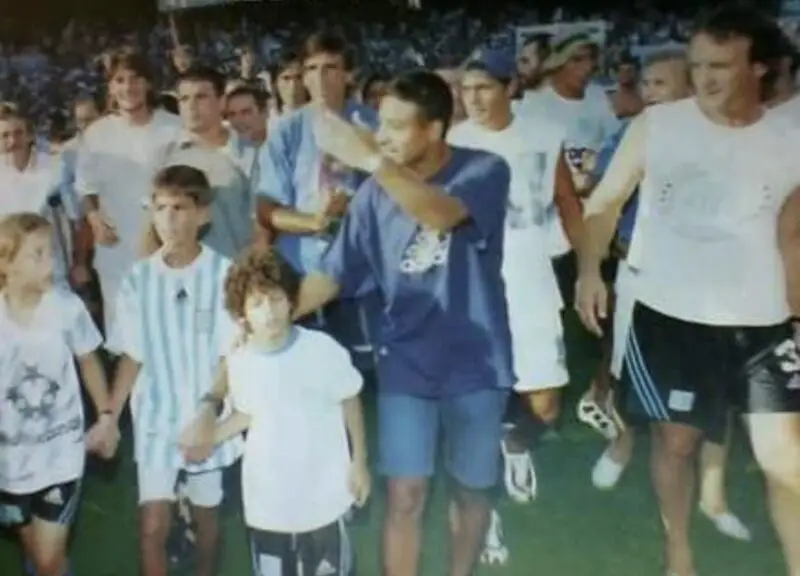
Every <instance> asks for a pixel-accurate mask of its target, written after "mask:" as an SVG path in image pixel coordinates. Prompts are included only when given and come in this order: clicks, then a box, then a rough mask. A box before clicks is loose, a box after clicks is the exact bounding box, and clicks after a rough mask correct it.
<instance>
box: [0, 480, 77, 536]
mask: <svg viewBox="0 0 800 576" xmlns="http://www.w3.org/2000/svg"><path fill="white" fill-rule="evenodd" d="M80 500H81V481H80V480H73V481H71V482H65V483H63V484H56V485H54V486H48V487H47V488H44V489H42V490H39V491H37V492H33V493H31V494H11V493H8V492H0V526H12V527H16V526H26V525H28V524H30V523H31V522H32V521H33V519H34V518H36V519H37V520H44V521H45V522H51V523H53V524H60V525H62V526H69V525H71V524H72V522H73V520H75V516H76V514H77V512H78V507H79V505H80Z"/></svg>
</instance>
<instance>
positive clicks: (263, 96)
mask: <svg viewBox="0 0 800 576" xmlns="http://www.w3.org/2000/svg"><path fill="white" fill-rule="evenodd" d="M226 96H227V98H228V100H230V99H231V98H237V97H239V96H250V97H251V98H252V99H253V100H254V101H255V103H256V107H257V108H258V109H259V110H260V111H262V112H263V111H264V110H265V109H266V107H267V100H269V97H268V96H267V93H266V92H264V91H263V90H259V89H258V88H256V87H255V86H251V85H249V84H245V85H244V86H237V87H236V88H234V89H233V90H231V91H230V92H228V94H227V95H226Z"/></svg>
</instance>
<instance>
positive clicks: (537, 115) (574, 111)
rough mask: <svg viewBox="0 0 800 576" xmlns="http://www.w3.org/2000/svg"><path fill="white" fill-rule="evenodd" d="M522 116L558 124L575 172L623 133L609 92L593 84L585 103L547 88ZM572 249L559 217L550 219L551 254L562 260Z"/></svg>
mask: <svg viewBox="0 0 800 576" xmlns="http://www.w3.org/2000/svg"><path fill="white" fill-rule="evenodd" d="M517 112H518V115H519V116H521V117H525V118H528V119H529V120H530V121H531V122H533V123H534V124H533V125H535V124H536V123H539V122H543V121H548V122H550V123H556V124H558V125H559V126H560V127H561V128H562V129H563V130H564V132H565V139H564V151H565V153H566V157H567V160H568V161H569V162H570V165H571V167H572V168H573V169H575V168H576V167H577V166H579V165H580V162H581V157H582V155H583V154H584V153H585V152H586V151H591V152H594V153H597V152H599V151H600V149H601V148H602V146H603V143H604V142H605V140H606V139H607V138H608V137H609V136H611V135H612V134H614V133H615V132H616V131H617V130H618V129H619V120H617V117H616V115H615V114H614V108H613V107H612V105H611V100H610V99H609V97H608V94H606V92H605V90H603V88H601V87H600V86H597V85H595V84H590V85H589V87H588V88H587V89H586V93H585V94H584V97H583V98H582V99H581V100H568V99H566V98H563V97H562V96H560V95H559V94H558V93H557V92H556V91H555V90H553V88H552V87H550V86H544V87H543V88H542V89H541V90H538V91H537V92H534V93H533V94H532V95H531V96H529V97H527V98H526V99H524V100H522V102H520V104H519V105H518V106H517ZM569 250H570V246H569V241H568V240H567V237H566V234H565V233H564V229H563V227H562V225H561V221H560V219H559V218H558V217H557V214H555V213H551V217H550V254H551V255H552V256H560V255H562V254H566V253H567V252H569Z"/></svg>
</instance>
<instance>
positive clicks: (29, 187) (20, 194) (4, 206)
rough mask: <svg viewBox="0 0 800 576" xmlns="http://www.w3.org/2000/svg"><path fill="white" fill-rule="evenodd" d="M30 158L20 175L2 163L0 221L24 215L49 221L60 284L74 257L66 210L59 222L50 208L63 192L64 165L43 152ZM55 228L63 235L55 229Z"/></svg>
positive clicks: (34, 153)
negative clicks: (36, 216) (30, 213)
mask: <svg viewBox="0 0 800 576" xmlns="http://www.w3.org/2000/svg"><path fill="white" fill-rule="evenodd" d="M31 154H32V156H31V160H30V162H29V163H28V166H27V167H26V168H25V169H24V170H21V171H20V170H17V169H16V168H15V167H14V166H12V165H11V164H9V163H7V162H3V161H2V159H0V162H1V163H0V218H2V217H3V216H9V215H11V214H19V213H21V212H33V213H35V214H40V215H42V216H44V217H45V218H47V219H48V220H49V221H50V223H51V224H52V225H53V264H54V269H53V274H54V277H55V278H56V279H57V280H64V279H66V271H67V268H68V263H69V258H70V255H71V254H72V244H71V240H72V235H71V234H70V223H69V221H68V220H67V218H66V212H64V211H63V210H62V211H61V212H60V214H61V215H62V216H61V217H60V218H59V219H58V220H57V219H56V213H55V212H54V210H53V209H52V208H51V207H50V206H49V204H48V200H49V198H51V197H57V196H59V195H60V192H61V190H60V189H61V184H62V182H61V176H62V169H61V168H62V167H61V163H60V161H59V158H58V157H57V156H52V155H50V154H47V153H44V152H38V151H36V150H34V151H33V152H32V153H31ZM62 200H63V199H62ZM56 224H58V226H60V230H61V231H62V232H63V234H60V233H59V229H56V228H55V226H56Z"/></svg>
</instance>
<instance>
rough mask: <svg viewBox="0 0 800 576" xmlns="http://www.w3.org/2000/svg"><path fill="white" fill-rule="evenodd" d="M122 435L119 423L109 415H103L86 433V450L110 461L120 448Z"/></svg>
mask: <svg viewBox="0 0 800 576" xmlns="http://www.w3.org/2000/svg"><path fill="white" fill-rule="evenodd" d="M119 440H120V433H119V427H118V426H117V421H116V419H115V418H113V417H112V416H110V415H109V414H101V415H100V418H98V419H97V422H95V423H94V425H93V426H92V427H91V428H90V429H89V431H88V432H87V433H86V450H87V451H89V452H91V453H93V454H96V455H98V456H99V457H100V458H103V459H105V460H110V459H111V458H113V457H114V454H116V452H117V447H118V446H119Z"/></svg>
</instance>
